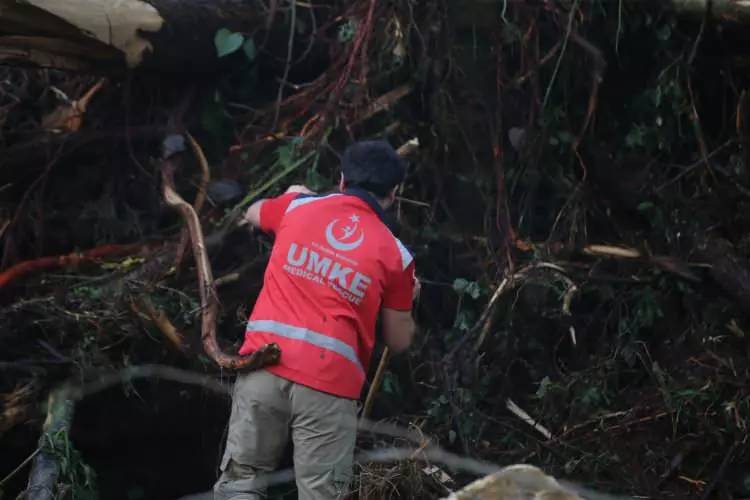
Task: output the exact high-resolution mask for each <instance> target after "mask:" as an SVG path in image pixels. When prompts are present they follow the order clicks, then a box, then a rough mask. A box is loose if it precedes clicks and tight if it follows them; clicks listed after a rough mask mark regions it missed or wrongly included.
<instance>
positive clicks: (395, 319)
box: [380, 269, 422, 354]
mask: <svg viewBox="0 0 750 500" xmlns="http://www.w3.org/2000/svg"><path fill="white" fill-rule="evenodd" d="M412 273H413V269H412ZM412 279H413V280H414V285H413V288H412V296H411V300H412V302H414V301H416V300H417V298H419V292H420V291H421V289H422V285H421V283H420V282H419V280H418V279H417V278H416V277H413V278H412ZM380 319H381V326H382V331H383V340H384V341H385V344H386V345H387V346H388V348H389V349H391V350H392V351H393V352H394V353H396V354H398V353H401V352H404V351H405V350H407V349H408V348H409V346H410V345H411V342H412V340H413V339H414V332H415V331H416V329H417V325H416V324H415V323H414V318H413V317H412V312H411V310H408V311H401V310H398V309H391V308H389V307H383V310H382V312H381V314H380Z"/></svg>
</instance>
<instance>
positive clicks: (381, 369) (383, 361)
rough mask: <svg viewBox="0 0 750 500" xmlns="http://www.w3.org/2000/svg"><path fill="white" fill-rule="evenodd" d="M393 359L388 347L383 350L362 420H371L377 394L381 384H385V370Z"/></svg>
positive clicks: (363, 408) (368, 392)
mask: <svg viewBox="0 0 750 500" xmlns="http://www.w3.org/2000/svg"><path fill="white" fill-rule="evenodd" d="M390 357H391V350H390V349H389V348H388V346H385V347H384V348H383V354H382V355H381V356H380V362H379V363H378V369H377V370H376V371H375V376H374V377H373V379H372V384H370V389H369V390H368V391H367V398H366V399H365V405H364V406H363V407H362V415H361V418H369V417H370V412H371V411H372V405H373V404H374V403H375V394H376V393H377V392H378V389H380V384H381V383H382V382H383V377H384V376H385V368H386V366H388V360H389V359H390Z"/></svg>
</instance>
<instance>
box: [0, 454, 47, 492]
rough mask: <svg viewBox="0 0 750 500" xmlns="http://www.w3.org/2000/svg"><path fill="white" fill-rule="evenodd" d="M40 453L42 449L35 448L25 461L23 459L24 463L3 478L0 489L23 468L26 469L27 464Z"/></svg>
mask: <svg viewBox="0 0 750 500" xmlns="http://www.w3.org/2000/svg"><path fill="white" fill-rule="evenodd" d="M40 451H42V449H41V448H37V449H36V450H34V452H33V453H32V454H31V455H29V456H28V457H26V459H24V461H23V462H21V463H20V465H19V466H18V467H16V468H15V469H13V470H12V471H10V473H9V474H8V475H7V476H5V477H4V478H3V479H2V481H0V488H2V487H3V485H4V484H5V483H7V482H8V481H10V480H11V479H12V478H13V477H14V476H15V475H16V474H18V473H19V472H20V471H21V470H22V469H23V468H24V467H26V466H27V465H28V464H29V462H31V461H32V460H33V459H34V457H36V456H37V455H38V454H39V452H40Z"/></svg>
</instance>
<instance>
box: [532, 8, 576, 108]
mask: <svg viewBox="0 0 750 500" xmlns="http://www.w3.org/2000/svg"><path fill="white" fill-rule="evenodd" d="M580 2H581V0H575V2H574V3H573V6H572V7H571V8H570V14H568V27H567V29H566V32H565V38H564V39H563V40H564V41H563V46H562V49H560V55H559V56H558V58H557V62H556V63H555V69H554V71H552V77H551V78H550V81H549V84H548V85H547V91H546V92H545V93H544V101H543V102H542V111H544V110H545V109H546V108H547V101H549V96H550V93H551V92H552V87H553V86H554V85H555V80H556V79H557V73H558V72H559V71H560V65H561V64H562V60H563V57H565V49H567V47H568V41H569V40H570V34H571V33H572V32H573V19H574V18H575V12H576V10H578V4H579V3H580Z"/></svg>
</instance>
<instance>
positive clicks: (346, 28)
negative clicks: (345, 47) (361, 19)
mask: <svg viewBox="0 0 750 500" xmlns="http://www.w3.org/2000/svg"><path fill="white" fill-rule="evenodd" d="M356 34H357V23H356V22H355V21H353V20H351V19H349V20H347V21H346V22H345V23H344V24H342V25H341V26H339V33H338V35H339V42H341V43H347V42H349V41H351V39H352V38H354V35H356Z"/></svg>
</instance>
